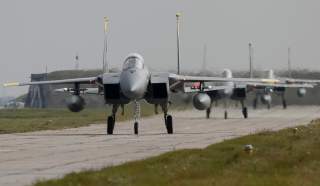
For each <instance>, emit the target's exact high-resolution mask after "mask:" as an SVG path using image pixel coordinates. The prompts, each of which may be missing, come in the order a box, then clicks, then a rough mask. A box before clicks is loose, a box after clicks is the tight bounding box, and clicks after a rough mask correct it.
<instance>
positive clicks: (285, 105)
mask: <svg viewBox="0 0 320 186" xmlns="http://www.w3.org/2000/svg"><path fill="white" fill-rule="evenodd" d="M282 106H283V109H287V102H286V100H283V101H282Z"/></svg>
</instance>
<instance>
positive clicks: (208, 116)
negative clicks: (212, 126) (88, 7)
mask: <svg viewBox="0 0 320 186" xmlns="http://www.w3.org/2000/svg"><path fill="white" fill-rule="evenodd" d="M210 113H211V109H210V108H208V109H207V110H206V114H207V115H206V116H207V119H209V118H210Z"/></svg>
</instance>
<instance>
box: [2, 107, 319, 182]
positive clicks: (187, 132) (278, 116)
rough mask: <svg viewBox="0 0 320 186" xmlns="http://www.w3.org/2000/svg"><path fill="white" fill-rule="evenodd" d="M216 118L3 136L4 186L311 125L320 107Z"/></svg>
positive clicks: (233, 112)
mask: <svg viewBox="0 0 320 186" xmlns="http://www.w3.org/2000/svg"><path fill="white" fill-rule="evenodd" d="M213 112H214V113H213V115H214V118H212V119H205V113H204V112H200V111H195V110H189V111H174V112H173V113H171V114H172V115H173V119H174V132H175V133H174V134H173V135H168V134H166V133H165V132H166V130H165V126H164V121H163V116H162V115H157V116H153V117H149V118H143V119H141V124H140V130H139V133H140V134H139V135H138V136H136V135H134V134H133V122H132V121H127V122H121V123H120V122H119V123H116V127H115V131H114V133H115V135H112V136H110V135H109V136H107V135H106V125H105V124H103V125H102V124H96V125H90V126H88V127H81V128H73V129H65V130H57V131H39V132H31V133H19V134H4V135H0V141H1V142H0V185H1V186H2V185H3V186H4V185H6V186H25V185H30V184H31V183H34V182H35V181H37V180H43V179H50V178H58V177H62V176H63V175H65V174H67V173H70V172H74V171H76V172H77V171H81V170H86V169H100V168H102V167H106V166H112V165H118V164H121V163H124V162H127V161H132V160H139V159H144V158H147V157H151V156H156V155H159V154H162V153H165V152H168V151H172V150H177V149H186V148H205V147H207V146H208V145H210V144H213V143H218V142H221V141H223V140H225V139H231V138H235V137H239V136H243V135H247V134H251V133H256V132H259V131H264V130H279V129H283V128H287V127H293V126H296V125H305V124H308V123H309V122H310V121H311V120H312V119H315V118H318V117H319V113H320V107H317V106H291V107H288V109H286V110H283V109H282V108H280V107H276V108H272V109H271V110H267V109H259V110H254V111H253V110H249V118H248V119H243V118H242V115H241V111H240V109H235V108H233V109H230V110H229V117H230V119H228V120H224V119H223V110H221V109H220V108H218V109H214V110H213Z"/></svg>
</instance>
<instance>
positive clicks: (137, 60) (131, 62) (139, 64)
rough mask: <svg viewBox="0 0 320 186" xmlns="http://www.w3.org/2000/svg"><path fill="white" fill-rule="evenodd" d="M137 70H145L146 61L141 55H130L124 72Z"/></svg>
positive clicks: (125, 62) (125, 63)
mask: <svg viewBox="0 0 320 186" xmlns="http://www.w3.org/2000/svg"><path fill="white" fill-rule="evenodd" d="M131 68H136V69H143V68H144V59H143V57H142V56H141V55H140V54H130V55H129V56H128V57H127V58H126V60H125V61H124V64H123V70H127V69H131Z"/></svg>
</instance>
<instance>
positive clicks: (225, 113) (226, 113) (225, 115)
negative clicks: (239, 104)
mask: <svg viewBox="0 0 320 186" xmlns="http://www.w3.org/2000/svg"><path fill="white" fill-rule="evenodd" d="M224 119H228V112H227V111H224Z"/></svg>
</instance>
